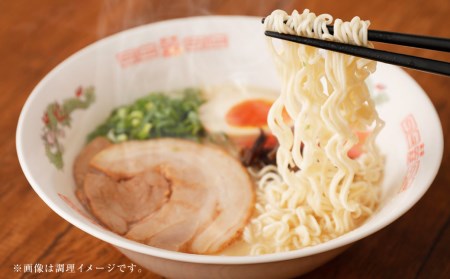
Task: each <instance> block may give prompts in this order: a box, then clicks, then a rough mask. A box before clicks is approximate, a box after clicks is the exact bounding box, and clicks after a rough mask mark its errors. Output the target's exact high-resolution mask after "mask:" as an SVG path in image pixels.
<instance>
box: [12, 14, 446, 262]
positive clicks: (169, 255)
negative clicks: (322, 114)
mask: <svg viewBox="0 0 450 279" xmlns="http://www.w3.org/2000/svg"><path fill="white" fill-rule="evenodd" d="M206 19H207V20H217V19H219V20H229V19H234V20H236V19H238V20H252V21H256V20H257V21H259V22H260V20H261V18H260V17H256V16H240V15H231V16H217V15H207V16H194V17H183V18H176V19H169V20H164V21H158V22H154V23H149V24H145V25H141V26H137V27H134V28H130V29H127V30H123V31H121V32H118V33H115V34H112V35H109V36H107V37H105V38H102V39H100V40H97V41H95V42H93V43H91V44H89V45H87V46H85V47H84V48H82V49H80V50H78V51H77V52H75V53H73V54H72V55H70V56H69V57H68V58H66V59H64V60H63V61H61V62H60V63H59V64H58V65H57V66H56V67H55V68H53V69H52V70H51V71H50V72H48V73H47V74H46V75H45V77H44V78H42V79H41V80H40V81H39V83H38V84H37V85H36V86H35V88H34V89H33V90H32V92H31V93H30V95H29V96H28V98H27V100H26V102H25V104H24V106H23V108H22V110H21V113H20V116H19V120H18V124H17V130H16V152H17V156H18V159H19V163H20V166H21V168H22V171H23V173H24V175H25V177H26V179H27V180H28V182H29V184H30V185H31V186H32V188H33V189H34V191H35V192H36V193H37V194H38V195H39V197H40V198H41V199H42V200H43V201H44V202H45V203H46V204H47V205H48V206H49V207H50V208H51V209H52V210H53V211H54V212H56V213H57V214H58V215H59V216H61V217H62V218H63V219H65V220H66V221H67V222H69V223H71V224H72V225H74V226H75V227H77V228H79V229H80V230H82V231H84V232H86V233H88V234H90V235H92V236H94V237H96V238H98V239H99V240H103V241H105V242H107V243H109V244H111V245H113V246H117V247H119V248H122V249H126V250H129V251H134V252H137V253H141V254H145V255H150V256H154V257H159V258H164V259H168V260H174V261H180V262H188V263H199V264H221V265H223V264H226V265H239V264H258V263H268V262H279V261H285V260H292V259H297V258H302V257H307V256H312V255H317V254H320V253H324V252H327V251H330V250H334V249H337V248H340V247H344V246H346V245H350V244H352V243H354V242H356V241H358V240H360V239H362V238H365V237H367V236H369V235H371V234H373V233H375V232H377V231H379V230H381V229H382V228H384V227H386V226H387V225H389V224H391V223H392V222H394V221H395V220H397V219H398V218H399V217H401V216H402V215H403V214H404V213H406V212H407V211H408V210H409V209H411V208H412V207H413V206H414V205H415V204H416V203H417V202H418V200H419V199H420V198H421V197H422V196H423V195H424V194H425V192H426V191H427V190H428V189H429V187H430V186H431V184H432V182H433V180H434V179H435V177H436V175H437V173H438V171H439V169H440V166H441V162H442V157H443V151H444V146H443V145H444V144H443V131H442V124H441V122H440V119H439V116H438V114H437V111H436V109H435V108H434V106H433V104H432V102H431V100H430V98H429V97H428V95H427V94H426V93H425V91H424V90H423V89H422V87H420V85H419V84H418V83H417V82H416V81H415V80H414V79H413V78H412V77H411V76H409V75H408V74H407V73H406V72H405V71H404V70H402V69H401V68H399V67H397V66H391V67H394V68H396V70H397V71H398V74H399V75H403V77H404V78H405V79H406V80H408V82H410V83H413V84H414V85H415V86H416V87H417V88H418V89H419V90H420V93H421V94H422V95H423V97H425V100H426V102H427V104H426V105H427V106H431V107H432V108H433V109H432V113H431V114H430V115H429V117H430V118H431V119H432V121H434V122H436V124H437V125H438V127H439V128H440V129H438V131H437V133H438V134H437V135H436V138H435V140H436V141H435V144H434V147H433V148H434V149H435V150H437V156H438V158H437V159H438V160H437V161H436V162H437V163H436V167H435V168H434V169H431V170H429V175H428V177H427V179H426V182H424V186H423V187H421V188H420V190H421V191H417V193H415V194H414V195H412V196H411V198H410V199H408V202H406V203H405V205H404V206H403V207H402V208H401V209H400V210H398V212H397V213H396V214H392V215H390V216H389V218H386V219H384V220H382V221H380V222H379V224H378V225H377V226H373V227H368V228H367V229H364V230H358V229H359V228H361V227H358V228H356V229H354V230H353V231H350V232H348V233H346V234H344V235H342V236H340V237H337V238H335V239H332V240H330V241H327V242H323V243H320V244H318V245H315V246H309V247H305V248H302V249H299V250H293V251H287V252H278V253H273V254H265V255H256V256H221V255H197V254H188V253H181V252H175V251H168V250H164V249H160V248H155V247H151V246H148V245H145V244H141V243H138V242H135V241H132V240H128V239H126V238H123V237H121V236H113V235H111V234H107V233H105V232H103V231H102V230H101V229H99V228H96V226H94V225H91V224H86V223H83V222H82V221H79V220H78V219H76V218H73V217H72V216H71V215H70V214H69V213H66V212H65V211H64V210H63V209H61V208H60V207H59V206H58V205H56V204H55V203H54V202H53V201H51V199H50V197H49V196H47V195H46V194H45V193H44V191H43V190H42V189H41V188H40V186H39V184H38V183H37V181H36V180H35V179H34V177H33V174H32V173H31V171H30V169H29V168H28V166H27V164H26V159H25V154H24V150H23V146H22V141H23V140H24V137H23V133H24V128H23V127H24V122H25V121H26V116H27V112H28V111H29V110H30V108H31V106H32V104H33V103H34V100H35V99H36V98H38V95H39V92H40V91H41V88H42V87H43V86H44V84H46V83H47V82H48V81H49V80H50V79H51V78H52V77H53V76H54V75H56V74H57V73H58V72H59V71H60V70H61V69H62V68H63V67H64V66H65V65H66V64H68V63H70V62H71V61H73V60H76V59H77V58H78V57H79V56H81V55H83V54H84V53H85V52H87V51H90V49H93V48H96V47H99V46H100V45H102V44H105V43H107V42H108V41H109V40H112V39H113V38H116V37H119V36H122V35H123V34H125V33H128V32H136V31H138V30H140V29H145V28H148V26H156V25H164V24H167V23H175V22H184V21H191V20H206Z"/></svg>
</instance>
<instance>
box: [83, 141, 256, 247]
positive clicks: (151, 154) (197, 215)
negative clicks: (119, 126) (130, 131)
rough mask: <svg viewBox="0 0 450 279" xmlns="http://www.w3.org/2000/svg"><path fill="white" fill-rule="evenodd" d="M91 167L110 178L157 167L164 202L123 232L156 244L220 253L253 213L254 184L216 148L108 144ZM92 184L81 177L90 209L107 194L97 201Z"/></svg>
mask: <svg viewBox="0 0 450 279" xmlns="http://www.w3.org/2000/svg"><path fill="white" fill-rule="evenodd" d="M90 165H91V172H98V173H101V174H102V175H105V176H106V177H109V178H110V179H111V180H113V181H124V180H130V179H133V178H134V177H136V176H139V175H142V173H146V172H148V171H155V170H157V172H158V173H159V174H160V175H162V176H163V177H164V178H165V180H166V181H168V184H169V188H170V196H168V198H167V201H165V203H164V204H163V205H162V206H160V207H159V208H157V209H153V211H152V212H151V213H149V214H148V215H147V216H146V217H144V218H142V219H141V220H138V221H137V222H135V223H129V224H128V226H129V229H128V232H127V233H125V236H126V237H128V238H130V239H134V240H136V241H140V242H143V243H146V244H149V245H152V246H155V247H160V248H164V249H169V250H175V251H182V252H188V253H197V254H213V253H217V252H220V251H221V250H222V249H224V248H225V247H227V246H228V245H229V244H230V243H231V242H233V241H234V240H235V239H237V238H238V237H239V236H240V234H241V233H242V230H243V228H244V226H245V225H246V224H247V222H248V220H249V218H250V216H251V214H252V211H253V207H254V200H255V194H254V187H253V183H252V181H251V178H250V176H249V175H248V173H247V171H246V169H245V168H244V167H243V166H242V165H241V164H240V162H239V161H237V160H236V159H235V158H233V157H232V156H230V155H229V154H227V153H226V152H224V151H223V150H222V149H219V148H216V147H211V146H205V145H201V144H198V143H194V142H191V141H186V140H180V139H156V140H149V141H141V142H138V141H131V142H125V143H121V144H117V145H113V146H111V147H108V148H106V149H105V150H103V151H101V152H100V153H98V154H97V155H96V156H95V157H93V158H92V160H91V163H90ZM90 187H96V186H95V185H90V183H88V181H85V184H84V188H85V191H86V194H87V198H88V200H89V201H90V205H91V207H95V205H94V204H93V203H95V202H101V203H104V202H105V200H106V198H105V199H104V200H103V201H100V200H101V199H100V200H96V199H97V198H98V195H97V194H96V195H94V196H91V194H90V193H92V192H91V191H89V190H87V188H90ZM88 193H89V194H88ZM94 193H95V191H94ZM97 214H109V213H108V212H106V211H101V212H97ZM102 218H103V219H108V218H105V217H102Z"/></svg>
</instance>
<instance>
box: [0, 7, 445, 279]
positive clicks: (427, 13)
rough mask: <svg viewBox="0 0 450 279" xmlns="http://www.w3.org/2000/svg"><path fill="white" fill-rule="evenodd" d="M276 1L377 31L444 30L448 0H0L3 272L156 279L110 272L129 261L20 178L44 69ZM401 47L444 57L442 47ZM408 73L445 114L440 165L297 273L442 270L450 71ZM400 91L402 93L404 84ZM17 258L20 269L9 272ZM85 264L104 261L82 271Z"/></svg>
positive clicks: (395, 274)
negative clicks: (361, 230)
mask: <svg viewBox="0 0 450 279" xmlns="http://www.w3.org/2000/svg"><path fill="white" fill-rule="evenodd" d="M406 2H407V3H408V5H406V4H405V3H406ZM276 8H281V9H284V10H287V11H291V10H292V9H298V10H302V9H304V8H309V9H310V10H312V11H314V12H315V13H330V14H332V15H333V16H334V17H339V18H343V19H347V20H348V19H350V18H351V17H353V16H354V15H358V16H360V17H361V18H363V19H370V20H371V22H372V28H374V29H381V30H391V31H398V32H405V33H418V34H428V35H432V36H440V37H450V1H448V0H430V1H420V0H410V1H392V0H380V1H378V0H372V1H356V0H355V1H350V0H341V1H313V0H310V1H307V0H302V1H284V0H279V1H250V0H248V1H247V0H240V1H230V0H228V1H225V0H223V1H213V0H211V1H209V0H200V1H194V0H191V1H181V0H180V1H174V0H171V1H156V0H143V1H138V0H135V1H132V0H127V1H125V0H104V1H83V0H66V1H60V0H40V1H29V0H2V1H0V115H1V117H0V119H1V121H0V166H1V168H0V216H1V217H0V228H1V229H0V278H19V277H32V278H35V277H39V278H41V277H42V278H53V277H61V278H65V277H74V276H76V277H81V278H91V277H94V278H159V277H157V276H156V275H153V274H151V273H150V272H148V271H145V270H142V269H141V271H140V272H139V271H138V269H140V268H139V267H136V269H135V270H134V271H133V272H130V271H129V270H128V271H127V272H123V273H122V272H120V270H119V268H118V267H116V268H115V269H114V270H112V271H111V272H107V270H106V269H107V268H108V265H112V264H115V265H116V266H118V265H120V264H126V265H130V264H131V262H130V260H128V259H127V258H125V257H124V256H122V255H121V254H120V253H119V252H118V251H117V250H116V249H114V248H113V247H112V246H110V245H108V244H106V243H104V242H102V241H100V240H98V239H96V238H94V237H92V236H90V235H88V234H86V233H84V232H82V231H80V230H79V229H77V228H76V227H74V226H72V225H71V224H69V223H68V222H66V221H65V220H63V219H62V218H61V217H59V216H58V215H57V214H56V213H54V212H53V211H52V210H50V208H49V207H48V206H47V205H46V204H45V203H44V202H43V201H42V200H41V199H40V198H39V197H38V196H37V194H36V193H35V192H34V191H33V189H32V188H31V187H30V185H29V184H28V182H27V180H26V179H25V177H24V175H23V173H22V171H21V168H20V166H19V163H18V159H17V155H16V149H15V131H16V125H17V120H18V117H19V113H20V111H21V108H22V106H23V104H24V102H25V100H26V99H27V97H28V95H29V94H30V92H31V90H32V89H33V87H34V86H35V85H36V84H37V83H38V82H39V80H41V79H42V78H43V77H44V76H45V75H46V73H47V72H49V71H50V70H51V69H52V68H53V67H55V66H56V65H57V64H59V63H60V62H61V61H62V60H64V59H65V58H67V57H68V56H69V55H71V54H72V53H74V52H76V51H78V50H79V49H81V48H82V47H85V46H87V45H89V44H91V43H93V42H95V41H96V40H98V39H100V38H102V37H105V36H108V35H110V34H113V33H116V32H118V31H121V30H124V29H127V28H130V27H133V26H137V25H140V24H145V23H149V22H154V21H158V20H163V19H167V18H175V17H184V16H192V15H206V14H245V15H256V16H264V15H267V14H269V13H270V12H271V11H272V10H274V9H276ZM389 49H391V50H398V48H396V47H391V48H389ZM403 51H404V52H406V53H409V54H414V55H422V56H427V57H430V58H434V59H441V60H447V61H450V55H448V54H441V53H436V52H434V53H433V52H427V51H423V50H414V49H413V50H407V51H405V50H403ZM407 71H408V73H409V74H411V76H412V77H413V78H414V79H416V80H417V82H418V83H419V84H420V85H421V86H422V87H423V88H424V90H425V91H426V92H427V93H428V95H429V97H430V98H431V101H432V102H433V104H434V105H435V107H436V109H437V111H438V113H439V117H440V119H441V122H442V126H443V129H444V137H445V143H446V146H445V151H444V157H443V161H442V165H441V168H440V171H439V173H438V175H437V177H436V179H435V181H434V182H433V184H432V185H431V188H430V189H429V191H428V192H427V193H426V195H425V196H424V197H423V198H422V199H421V200H420V201H419V202H418V203H417V205H415V206H414V207H413V208H412V209H411V210H410V211H409V212H407V213H406V214H405V215H404V216H402V217H401V218H400V219H398V220H397V221H396V222H394V223H393V224H391V225H389V226H388V227H386V228H384V229H383V230H381V231H379V232H377V233H375V234H374V235H371V236H370V237H367V238H365V239H364V240H362V241H360V242H358V243H357V244H355V245H353V246H352V247H351V248H350V249H349V250H347V251H346V252H345V253H343V254H342V255H340V256H339V257H337V258H335V259H334V260H332V261H331V262H329V263H328V264H326V265H324V266H322V267H320V268H318V269H317V270H315V271H313V272H311V273H309V274H307V275H305V276H304V278H449V277H448V276H449V274H450V251H449V250H450V225H449V220H450V203H449V202H450V190H449V189H450V171H449V170H450V149H449V146H450V134H449V131H450V102H449V100H450V78H449V77H443V76H437V75H432V74H427V73H422V72H418V71H412V70H407ZM402 93H404V94H405V98H407V97H408V92H402ZM36 264H42V265H43V266H45V265H47V266H48V265H50V264H52V265H53V266H54V270H53V272H47V273H42V274H36V273H34V270H33V273H28V272H25V269H26V268H28V267H29V266H30V265H32V266H33V268H34V267H35V265H36ZM56 264H65V265H66V268H67V265H69V266H70V265H71V264H73V265H74V266H75V268H76V269H78V268H79V267H80V266H81V264H83V268H82V269H84V270H83V272H81V271H80V270H75V274H70V273H68V272H65V273H56V272H55V268H56ZM15 265H16V266H20V267H21V270H20V272H15V271H14V266H15ZM89 265H92V267H94V268H95V267H104V268H105V269H104V270H95V269H94V270H92V271H90V272H85V271H86V270H87V268H88V266H89ZM38 275H39V276H38Z"/></svg>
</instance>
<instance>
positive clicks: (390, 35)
mask: <svg viewBox="0 0 450 279" xmlns="http://www.w3.org/2000/svg"><path fill="white" fill-rule="evenodd" d="M264 20H265V18H263V19H262V20H261V22H262V23H264ZM285 23H286V22H285ZM327 29H328V32H330V34H334V27H333V26H331V25H328V26H327ZM367 39H368V40H369V41H373V42H380V43H388V44H397V45H402V46H409V47H416V48H424V49H431V50H438V51H445V52H450V39H448V38H439V37H431V36H422V35H413V34H404V33H396V32H388V31H380V30H368V31H367Z"/></svg>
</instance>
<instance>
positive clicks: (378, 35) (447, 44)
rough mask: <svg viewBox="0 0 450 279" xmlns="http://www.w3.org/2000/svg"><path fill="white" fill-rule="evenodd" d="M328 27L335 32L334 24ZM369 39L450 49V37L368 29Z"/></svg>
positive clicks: (411, 45)
mask: <svg viewBox="0 0 450 279" xmlns="http://www.w3.org/2000/svg"><path fill="white" fill-rule="evenodd" d="M327 29H328V31H329V32H330V34H334V28H333V26H327ZM367 39H368V40H369V41H373V42H381V43H388V44H396V45H402V46H409V47H416V48H425V49H431V50H438V51H445V52H449V51H450V39H447V38H439V37H430V36H422V35H412V34H403V33H396V32H388V31H379V30H368V31H367Z"/></svg>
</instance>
